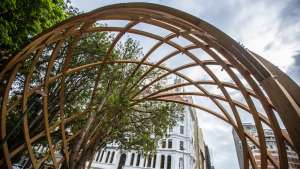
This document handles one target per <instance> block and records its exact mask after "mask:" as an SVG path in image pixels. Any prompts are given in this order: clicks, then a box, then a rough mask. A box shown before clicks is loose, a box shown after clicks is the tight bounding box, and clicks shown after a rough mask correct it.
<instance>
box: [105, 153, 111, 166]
mask: <svg viewBox="0 0 300 169" xmlns="http://www.w3.org/2000/svg"><path fill="white" fill-rule="evenodd" d="M109 156H110V151H109V152H108V153H107V155H106V159H105V163H107V162H108V158H109Z"/></svg>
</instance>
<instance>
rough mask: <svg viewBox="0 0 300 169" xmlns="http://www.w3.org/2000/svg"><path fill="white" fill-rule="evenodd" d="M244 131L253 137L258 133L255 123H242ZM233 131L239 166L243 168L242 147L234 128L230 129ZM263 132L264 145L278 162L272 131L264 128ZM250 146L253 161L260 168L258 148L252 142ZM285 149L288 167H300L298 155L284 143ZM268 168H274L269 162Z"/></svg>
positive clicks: (293, 168) (297, 168) (296, 168)
mask: <svg viewBox="0 0 300 169" xmlns="http://www.w3.org/2000/svg"><path fill="white" fill-rule="evenodd" d="M243 126H244V129H245V131H247V132H248V133H249V134H251V135H252V136H253V137H255V138H258V133H257V130H256V127H255V125H253V124H251V123H245V124H243ZM232 132H233V139H234V143H235V148H236V152H237V157H238V161H239V165H240V168H241V169H243V164H244V159H243V148H242V143H241V140H240V139H239V137H238V135H237V133H236V132H235V130H232ZM264 134H265V140H266V146H267V149H268V152H269V153H270V154H271V155H272V157H273V159H274V160H275V161H276V162H277V163H278V164H279V156H278V150H277V146H276V140H275V136H274V133H273V131H272V130H271V129H264ZM249 147H250V148H251V151H252V153H253V156H254V158H255V161H256V163H257V165H258V167H259V168H260V164H261V163H260V150H259V149H258V148H257V146H255V145H254V144H251V143H250V145H249ZM286 151H287V157H288V163H289V169H300V161H299V158H298V155H297V153H296V152H295V151H293V150H292V149H291V147H290V146H288V145H286ZM268 169H275V167H274V166H272V164H269V166H268Z"/></svg>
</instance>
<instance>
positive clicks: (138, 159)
mask: <svg viewBox="0 0 300 169" xmlns="http://www.w3.org/2000/svg"><path fill="white" fill-rule="evenodd" d="M140 160H141V154H138V156H137V159H136V164H135V165H136V166H137V167H138V166H140Z"/></svg>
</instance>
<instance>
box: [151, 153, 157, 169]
mask: <svg viewBox="0 0 300 169" xmlns="http://www.w3.org/2000/svg"><path fill="white" fill-rule="evenodd" d="M155 165H156V154H155V155H154V157H153V165H152V168H155Z"/></svg>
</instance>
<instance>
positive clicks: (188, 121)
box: [91, 89, 206, 169]
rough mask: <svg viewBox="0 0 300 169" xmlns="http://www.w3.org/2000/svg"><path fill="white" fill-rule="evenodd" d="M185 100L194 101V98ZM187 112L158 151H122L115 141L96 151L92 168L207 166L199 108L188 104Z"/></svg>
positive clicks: (201, 168)
mask: <svg viewBox="0 0 300 169" xmlns="http://www.w3.org/2000/svg"><path fill="white" fill-rule="evenodd" d="M178 90H180V89H177V90H176V91H177V92H178ZM181 90H183V89H181ZM181 99H184V101H187V102H192V98H191V97H184V98H181ZM183 114H184V117H183V118H181V119H180V120H179V121H178V122H177V125H176V126H174V127H173V128H170V129H168V133H167V137H165V138H163V139H162V140H160V141H159V143H158V148H157V150H156V154H146V155H144V154H142V153H139V152H137V151H135V150H131V151H125V150H120V149H118V145H117V144H114V143H113V144H109V145H107V146H106V148H104V149H102V150H101V151H99V152H97V153H96V155H95V157H94V161H93V163H92V165H91V168H92V169H140V168H153V169H206V165H205V161H206V160H205V144H204V141H203V137H202V130H201V129H200V128H199V127H198V120H197V117H196V112H195V109H193V108H191V107H188V106H185V107H184V113H183Z"/></svg>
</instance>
